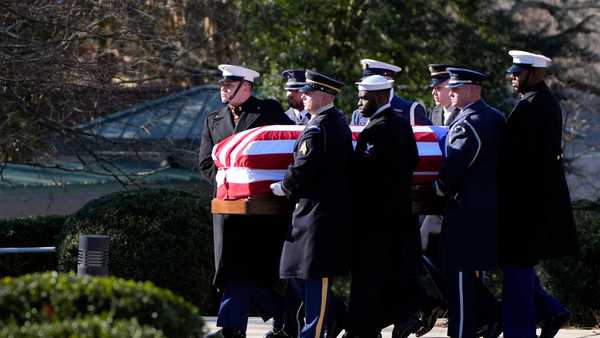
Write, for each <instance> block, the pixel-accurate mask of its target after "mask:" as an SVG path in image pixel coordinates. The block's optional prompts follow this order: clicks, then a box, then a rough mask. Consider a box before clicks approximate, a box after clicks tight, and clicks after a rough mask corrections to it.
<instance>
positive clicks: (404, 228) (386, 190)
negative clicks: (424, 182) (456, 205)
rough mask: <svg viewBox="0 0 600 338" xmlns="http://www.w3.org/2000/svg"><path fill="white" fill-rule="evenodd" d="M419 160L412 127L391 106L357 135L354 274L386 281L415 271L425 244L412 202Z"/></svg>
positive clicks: (354, 187) (354, 188)
mask: <svg viewBox="0 0 600 338" xmlns="http://www.w3.org/2000/svg"><path fill="white" fill-rule="evenodd" d="M417 162H418V153H417V145H416V142H415V137H414V134H413V132H412V129H411V127H410V124H409V123H408V121H405V120H404V119H403V118H402V117H400V116H399V115H398V114H396V113H395V112H394V111H393V110H392V109H391V108H388V109H386V110H383V111H382V112H380V113H379V114H377V115H376V116H375V117H374V118H372V119H371V120H370V121H369V124H368V125H367V126H366V127H365V129H364V130H363V131H362V132H361V133H360V134H359V136H358V140H357V143H356V150H355V156H354V179H353V190H354V193H353V195H354V208H353V209H354V216H355V217H354V219H353V234H354V239H353V242H354V243H355V245H356V246H355V247H356V249H357V251H356V252H354V256H355V264H354V265H353V270H352V274H353V276H354V274H355V273H365V274H367V275H370V276H371V277H372V278H386V277H394V276H398V275H401V276H404V275H406V274H407V273H408V274H414V273H415V272H417V270H418V269H417V267H418V266H420V255H421V242H420V239H419V236H420V234H419V227H418V225H417V224H415V222H414V220H413V216H412V215H411V214H412V212H411V199H410V192H411V182H412V177H413V171H414V169H415V168H416V166H417ZM393 267H395V268H393Z"/></svg>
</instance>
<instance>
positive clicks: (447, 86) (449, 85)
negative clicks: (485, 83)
mask: <svg viewBox="0 0 600 338" xmlns="http://www.w3.org/2000/svg"><path fill="white" fill-rule="evenodd" d="M467 84H474V85H477V86H479V85H480V84H477V83H473V82H471V81H469V82H460V81H459V82H452V83H450V82H448V84H447V85H446V88H458V87H460V86H464V85H467Z"/></svg>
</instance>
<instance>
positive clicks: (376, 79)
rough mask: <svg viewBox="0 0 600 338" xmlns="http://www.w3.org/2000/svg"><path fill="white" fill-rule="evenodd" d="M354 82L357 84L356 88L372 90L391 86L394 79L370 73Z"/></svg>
mask: <svg viewBox="0 0 600 338" xmlns="http://www.w3.org/2000/svg"><path fill="white" fill-rule="evenodd" d="M355 83H356V85H357V86H358V90H365V91H373V90H383V89H390V88H392V83H394V80H388V79H386V78H385V77H383V76H381V75H371V76H367V77H365V78H363V79H362V81H360V82H355Z"/></svg>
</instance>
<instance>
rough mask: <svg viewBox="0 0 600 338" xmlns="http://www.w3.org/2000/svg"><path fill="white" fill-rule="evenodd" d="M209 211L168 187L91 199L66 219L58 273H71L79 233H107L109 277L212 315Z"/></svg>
mask: <svg viewBox="0 0 600 338" xmlns="http://www.w3.org/2000/svg"><path fill="white" fill-rule="evenodd" d="M209 207H210V200H208V199H207V198H206V197H203V196H201V195H196V194H192V193H188V192H184V191H178V190H171V189H141V190H136V191H125V192H117V193H113V194H109V195H106V196H103V197H101V198H99V199H96V200H93V201H91V202H89V203H87V204H86V205H85V206H84V207H83V208H82V209H80V210H79V211H78V212H77V213H76V214H75V215H73V216H72V217H70V218H68V219H67V221H66V226H65V230H64V232H63V234H62V236H61V240H60V248H59V269H60V271H74V270H76V268H77V252H78V247H79V235H80V234H102V235H108V236H110V252H109V255H110V257H109V273H110V274H111V275H115V276H118V277H123V278H127V279H134V280H142V281H146V280H147V281H151V282H153V283H154V284H156V285H157V286H159V287H163V288H167V289H169V290H171V291H173V292H174V293H176V294H179V295H181V296H183V297H184V298H185V299H186V300H188V301H190V302H192V303H193V304H195V305H196V306H198V307H199V308H200V310H201V311H202V312H203V313H212V312H214V311H215V308H216V296H215V291H214V288H213V287H212V277H213V275H214V258H213V257H214V256H213V249H212V216H211V214H210V211H209Z"/></svg>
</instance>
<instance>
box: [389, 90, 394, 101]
mask: <svg viewBox="0 0 600 338" xmlns="http://www.w3.org/2000/svg"><path fill="white" fill-rule="evenodd" d="M393 98H394V88H393V87H392V88H390V99H389V100H388V103H389V102H392V99H393Z"/></svg>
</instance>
